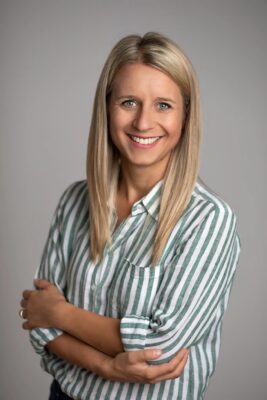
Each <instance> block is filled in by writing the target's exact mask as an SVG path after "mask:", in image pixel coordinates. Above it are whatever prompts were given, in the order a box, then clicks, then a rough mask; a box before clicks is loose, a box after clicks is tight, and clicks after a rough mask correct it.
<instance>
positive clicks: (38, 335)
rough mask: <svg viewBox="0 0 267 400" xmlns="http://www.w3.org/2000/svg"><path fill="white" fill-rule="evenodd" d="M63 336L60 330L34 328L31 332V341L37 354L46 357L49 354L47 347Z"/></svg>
mask: <svg viewBox="0 0 267 400" xmlns="http://www.w3.org/2000/svg"><path fill="white" fill-rule="evenodd" d="M62 334H63V331H62V330H60V329H55V328H49V329H48V328H34V329H32V330H31V331H30V341H31V344H32V346H33V348H34V350H35V352H36V353H37V354H39V355H40V356H42V357H44V356H46V355H47V354H48V352H47V349H46V345H47V344H48V343H49V342H51V341H52V340H54V339H56V338H57V337H58V336H60V335H62Z"/></svg>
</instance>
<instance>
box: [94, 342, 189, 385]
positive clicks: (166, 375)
mask: <svg viewBox="0 0 267 400" xmlns="http://www.w3.org/2000/svg"><path fill="white" fill-rule="evenodd" d="M160 354H161V352H160V351H158V350H156V349H149V350H138V351H130V352H125V353H120V354H118V355H117V356H116V357H114V358H109V359H108V360H107V365H106V369H105V373H104V375H103V372H102V371H101V372H100V373H99V375H101V376H103V377H104V378H106V379H108V380H111V381H118V382H138V383H149V384H154V383H157V382H160V381H165V380H168V379H175V378H178V377H179V376H180V375H181V374H182V372H183V370H184V367H185V365H186V362H187V359H188V354H189V350H187V349H182V350H180V351H179V352H178V353H177V354H176V356H175V357H174V358H173V359H172V360H171V361H169V362H168V363H166V364H161V365H149V364H148V363H147V361H149V360H155V359H157V358H158V357H159V356H160Z"/></svg>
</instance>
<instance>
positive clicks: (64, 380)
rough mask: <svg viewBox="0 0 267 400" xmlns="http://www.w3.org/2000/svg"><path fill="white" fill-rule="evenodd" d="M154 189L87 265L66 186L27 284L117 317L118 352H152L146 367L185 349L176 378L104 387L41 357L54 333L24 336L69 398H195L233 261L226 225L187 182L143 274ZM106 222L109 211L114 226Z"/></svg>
mask: <svg viewBox="0 0 267 400" xmlns="http://www.w3.org/2000/svg"><path fill="white" fill-rule="evenodd" d="M161 188H162V181H160V182H158V183H157V184H156V185H155V186H154V187H153V188H152V189H151V190H150V192H149V193H148V194H147V195H146V196H145V197H143V198H142V199H141V200H139V201H137V202H136V203H135V204H134V205H133V207H132V210H131V214H130V215H129V217H128V218H127V219H126V220H124V221H123V222H122V223H121V224H120V225H119V226H118V227H117V229H116V230H115V231H114V232H113V235H112V242H111V244H110V245H109V246H106V248H105V251H104V257H103V258H102V260H101V262H99V263H97V264H95V263H93V262H92V261H91V258H90V251H89V248H88V235H89V221H88V188H87V182H86V180H83V181H79V182H75V183H73V184H71V185H70V186H69V187H68V188H67V189H66V190H65V191H64V193H63V195H62V196H61V198H60V201H59V204H58V206H57V208H56V211H55V213H54V217H53V220H52V224H51V228H50V231H49V235H48V239H47V242H46V245H45V248H44V251H43V255H42V260H41V263H40V267H39V268H38V271H37V274H36V276H37V277H38V278H45V279H48V280H49V281H50V282H52V283H54V284H56V285H57V286H58V287H59V288H60V289H62V290H63V292H64V294H65V297H66V298H67V299H68V301H69V302H71V303H73V304H74V305H76V306H77V307H81V308H84V309H87V310H90V311H93V312H96V313H98V314H100V315H105V316H107V317H113V318H119V319H120V320H121V323H120V333H121V339H122V342H123V346H124V349H125V351H132V350H137V349H144V348H160V349H161V350H162V351H163V354H162V356H161V358H160V359H159V360H158V361H154V362H155V363H157V362H158V363H162V362H167V361H168V360H170V359H171V358H172V357H173V356H174V355H175V354H176V353H177V352H178V351H179V350H180V349H181V348H183V347H187V348H190V354H189V358H188V361H187V364H186V367H185V369H184V371H183V374H182V375H181V376H180V378H177V379H173V380H168V381H163V382H160V383H156V384H139V383H120V382H111V381H108V380H105V379H103V378H102V377H100V376H97V375H95V374H94V373H91V372H90V371H87V370H85V369H83V368H80V367H78V366H76V365H72V364H69V363H68V362H65V361H64V360H62V359H60V358H58V357H56V356H55V355H53V354H49V353H48V352H47V351H46V348H45V346H46V344H47V343H48V342H49V341H51V340H53V339H54V338H56V337H57V336H58V335H60V334H62V331H60V330H58V329H43V328H40V329H39V328H38V329H33V330H32V331H31V332H30V338H31V342H32V344H33V346H34V348H35V350H36V352H37V353H38V354H40V355H41V365H42V367H43V369H44V370H46V371H47V372H49V373H50V374H52V375H53V376H54V377H55V378H56V379H57V381H58V382H59V384H60V386H61V388H62V390H63V391H64V392H66V393H67V394H68V395H69V396H70V397H72V398H74V399H81V400H89V399H90V400H91V399H92V400H95V399H108V400H110V399H116V400H119V399H121V400H133V399H136V400H141V399H143V400H144V399H171V400H172V399H178V400H201V399H203V398H204V394H205V391H206V389H207V385H208V382H209V378H210V376H211V375H212V374H213V372H214V369H215V364H216V361H217V358H218V353H219V346H220V338H221V327H222V318H223V315H224V312H225V310H226V307H227V303H228V298H229V294H230V291H231V287H232V283H233V277H234V274H235V270H236V265H237V262H238V257H239V253H240V240H239V236H238V233H237V227H236V217H235V215H234V213H233V211H232V210H231V208H230V207H229V206H228V205H227V204H226V203H225V202H224V201H223V200H222V199H220V198H219V197H218V196H217V195H215V194H213V193H211V191H209V190H208V189H207V188H205V187H204V186H203V185H202V184H200V183H199V182H197V183H196V185H195V187H194V190H193V193H192V196H191V199H190V202H189V204H188V206H187V208H186V209H185V211H184V213H183V215H182V217H181V218H180V219H179V221H178V222H177V224H176V225H175V227H174V229H173V231H172V233H171V235H170V237H169V240H168V242H167V245H166V247H165V249H164V251H163V254H162V257H161V259H160V262H159V263H158V264H157V265H156V266H153V267H151V254H152V250H153V238H154V233H155V229H156V226H157V221H158V215H159V206H160V193H161ZM116 218H117V217H116V213H115V212H114V214H113V224H114V226H115V224H116Z"/></svg>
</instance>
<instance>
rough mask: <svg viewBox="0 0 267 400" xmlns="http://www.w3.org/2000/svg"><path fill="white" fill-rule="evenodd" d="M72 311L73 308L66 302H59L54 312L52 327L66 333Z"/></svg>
mask: <svg viewBox="0 0 267 400" xmlns="http://www.w3.org/2000/svg"><path fill="white" fill-rule="evenodd" d="M74 309H75V306H74V305H72V304H70V303H68V302H67V301H62V302H59V303H58V304H57V306H56V307H55V311H54V326H55V327H56V328H59V329H61V330H63V331H66V332H67V331H68V326H69V325H70V324H71V317H72V314H73V312H74Z"/></svg>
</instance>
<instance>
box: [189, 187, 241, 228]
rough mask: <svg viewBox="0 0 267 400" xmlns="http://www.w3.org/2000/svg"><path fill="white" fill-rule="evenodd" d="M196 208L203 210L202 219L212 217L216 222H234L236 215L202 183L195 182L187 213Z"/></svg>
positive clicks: (192, 211)
mask: <svg viewBox="0 0 267 400" xmlns="http://www.w3.org/2000/svg"><path fill="white" fill-rule="evenodd" d="M196 208H199V209H202V210H203V218H204V219H205V218H207V217H209V216H210V215H214V217H217V218H218V220H221V219H222V218H223V219H228V220H229V219H231V220H234V221H235V222H236V214H235V212H234V210H233V209H232V207H231V206H230V205H229V204H228V203H227V202H226V201H225V200H224V199H222V198H221V197H220V196H219V195H218V194H217V193H215V192H214V191H213V190H212V189H210V188H209V187H208V186H206V185H205V184H204V183H203V182H200V181H197V182H196V184H195V187H194V190H193V193H192V198H191V201H190V203H189V206H188V210H187V211H188V212H189V213H194V212H196Z"/></svg>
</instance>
